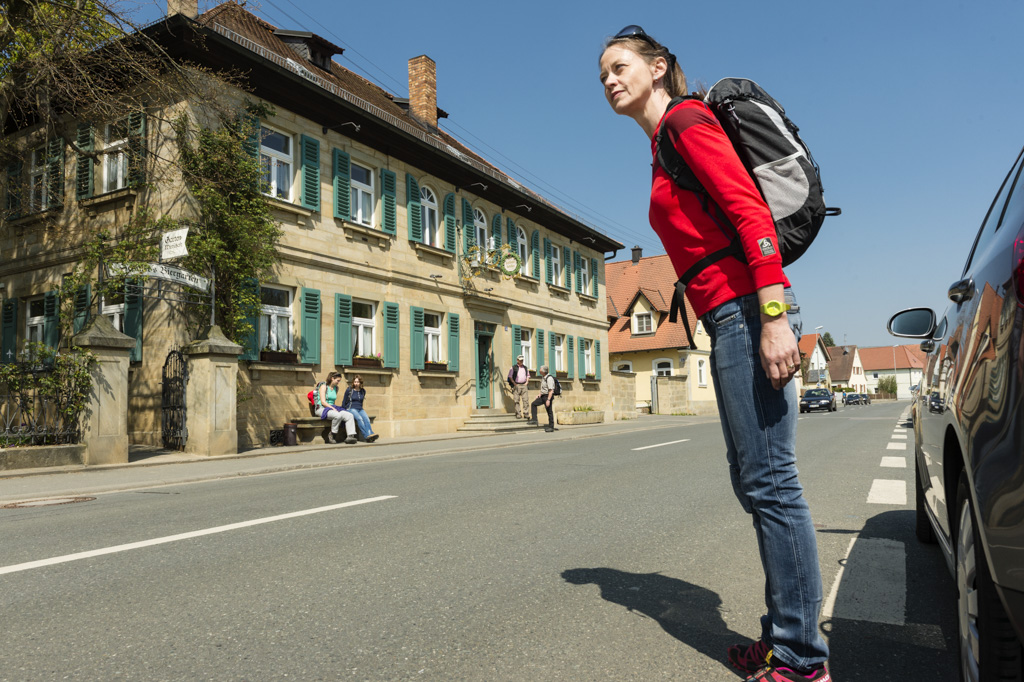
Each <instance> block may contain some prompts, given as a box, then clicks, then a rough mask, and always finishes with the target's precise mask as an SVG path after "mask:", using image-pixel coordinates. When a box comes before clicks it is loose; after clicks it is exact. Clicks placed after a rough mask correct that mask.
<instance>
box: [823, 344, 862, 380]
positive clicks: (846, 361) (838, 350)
mask: <svg viewBox="0 0 1024 682" xmlns="http://www.w3.org/2000/svg"><path fill="white" fill-rule="evenodd" d="M829 351H830V353H829V355H830V356H831V357H832V359H831V360H829V361H828V373H829V376H831V377H832V381H837V382H848V381H849V380H850V377H851V376H852V375H853V360H854V358H855V357H856V355H857V346H835V347H833V348H830V349H829Z"/></svg>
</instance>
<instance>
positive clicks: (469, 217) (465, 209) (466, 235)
mask: <svg viewBox="0 0 1024 682" xmlns="http://www.w3.org/2000/svg"><path fill="white" fill-rule="evenodd" d="M475 244H476V225H475V224H474V220H473V205H472V204H470V203H469V200H468V199H463V200H462V252H463V253H468V252H469V250H470V249H471V248H473V246H474V245H475Z"/></svg>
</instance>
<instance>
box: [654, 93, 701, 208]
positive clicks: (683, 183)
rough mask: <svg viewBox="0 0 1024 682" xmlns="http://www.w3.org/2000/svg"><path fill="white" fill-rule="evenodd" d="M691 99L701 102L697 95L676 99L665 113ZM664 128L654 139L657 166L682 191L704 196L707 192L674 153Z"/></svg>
mask: <svg viewBox="0 0 1024 682" xmlns="http://www.w3.org/2000/svg"><path fill="white" fill-rule="evenodd" d="M691 99H695V100H698V101H701V102H702V101H703V100H701V98H700V97H699V96H697V95H687V96H685V97H676V98H674V99H673V100H672V101H671V102H669V103H668V107H666V109H665V111H666V113H667V112H669V111H672V109H674V108H675V107H677V106H679V105H680V104H682V103H683V102H685V101H687V100H691ZM705 106H706V105H705ZM709 111H710V109H709ZM666 127H667V126H665V125H662V126H661V127H660V128H659V129H658V134H657V135H656V136H655V139H654V150H655V156H656V158H657V160H658V165H659V166H661V167H662V168H663V169H665V172H666V173H668V175H669V177H670V178H672V180H673V181H674V182H675V183H676V184H677V185H679V186H680V187H682V188H683V189H688V190H690V191H691V192H696V193H698V194H706V193H707V192H706V191H705V190H704V186H703V185H701V184H700V180H698V179H697V176H696V175H694V174H693V171H692V170H690V167H689V166H688V165H687V164H686V161H685V160H684V159H683V157H682V156H680V154H679V152H678V151H676V148H675V147H674V146H673V145H672V143H671V142H670V141H669V140H668V139H667V137H666V135H665V128H666Z"/></svg>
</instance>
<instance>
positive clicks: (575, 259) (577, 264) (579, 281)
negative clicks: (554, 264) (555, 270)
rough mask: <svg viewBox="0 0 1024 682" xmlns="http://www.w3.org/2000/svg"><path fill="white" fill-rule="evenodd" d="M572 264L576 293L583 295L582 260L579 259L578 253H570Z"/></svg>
mask: <svg viewBox="0 0 1024 682" xmlns="http://www.w3.org/2000/svg"><path fill="white" fill-rule="evenodd" d="M572 264H573V268H574V269H575V270H576V293H577V294H582V293H583V276H582V275H583V259H582V258H580V252H579V251H573V252H572Z"/></svg>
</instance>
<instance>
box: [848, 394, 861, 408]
mask: <svg viewBox="0 0 1024 682" xmlns="http://www.w3.org/2000/svg"><path fill="white" fill-rule="evenodd" d="M846 404H847V405H862V404H863V403H862V402H861V398H860V393H850V394H849V395H847V396H846Z"/></svg>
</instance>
